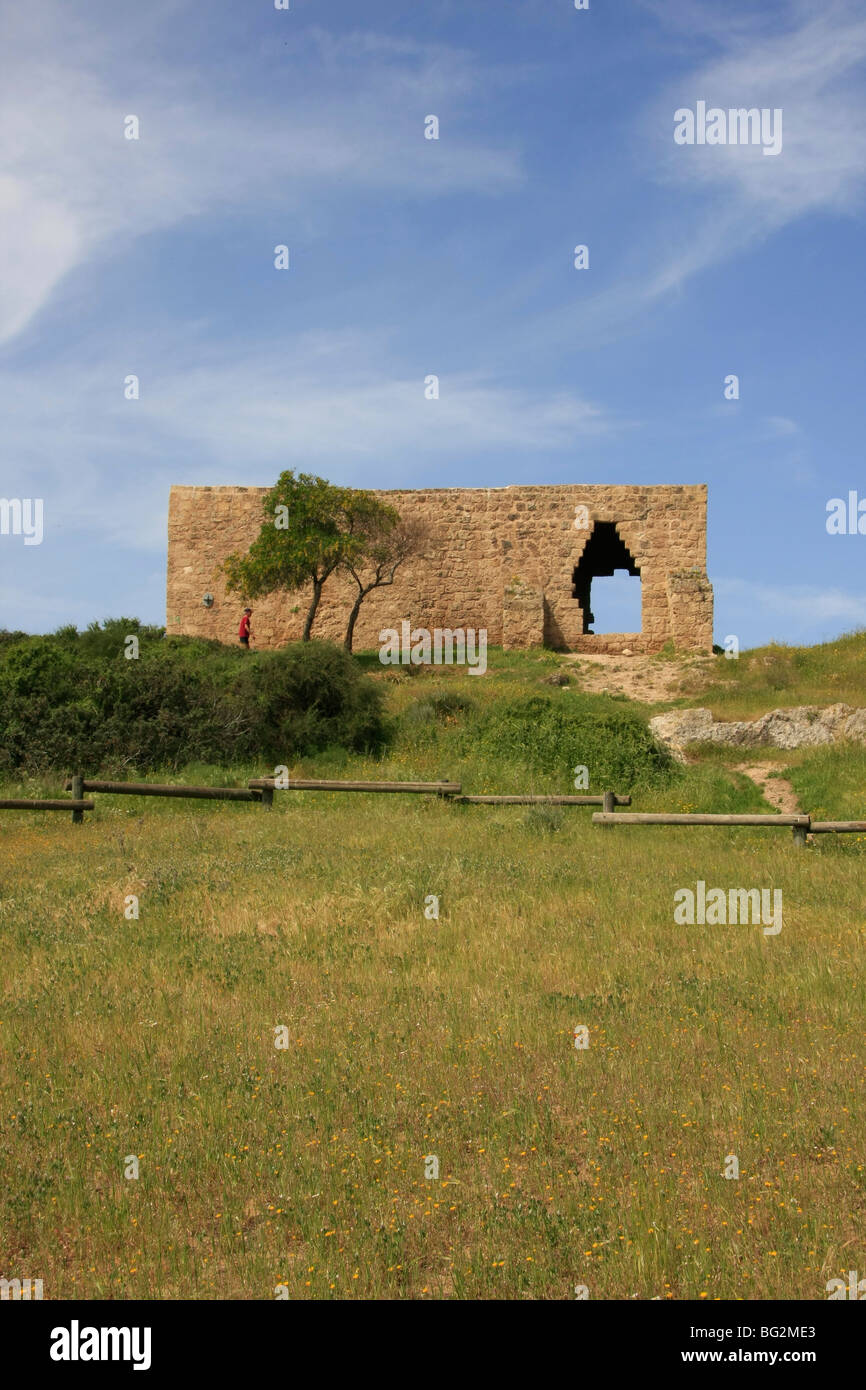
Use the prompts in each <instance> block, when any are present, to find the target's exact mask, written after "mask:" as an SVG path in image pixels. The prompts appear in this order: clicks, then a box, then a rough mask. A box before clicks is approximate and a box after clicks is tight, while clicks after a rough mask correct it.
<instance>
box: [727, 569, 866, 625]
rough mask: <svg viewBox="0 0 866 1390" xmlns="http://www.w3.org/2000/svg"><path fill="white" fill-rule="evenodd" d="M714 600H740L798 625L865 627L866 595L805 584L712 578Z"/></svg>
mask: <svg viewBox="0 0 866 1390" xmlns="http://www.w3.org/2000/svg"><path fill="white" fill-rule="evenodd" d="M713 587H714V589H715V593H716V597H717V599H728V600H729V601H734V602H736V601H738V600H740V601H742V602H743V603H747V604H748V612H749V614H750V615H751V613H752V610H753V609H757V610H759V611H760V612H762V613H766V614H770V615H779V616H781V617H786V618H793V619H796V620H799V621H800V623H810V622H812V623H817V622H824V621H827V622H830V621H832V622H842V623H853V624H857V625H861V624H862V625H866V594H852V593H848V592H847V591H846V590H844V589H838V588H834V587H832V586H830V587H827V588H818V587H816V586H811V585H808V584H788V585H786V586H785V587H784V588H782V587H781V586H776V585H772V584H752V583H749V582H747V581H746V580H744V579H724V578H722V579H720V578H714V580H713Z"/></svg>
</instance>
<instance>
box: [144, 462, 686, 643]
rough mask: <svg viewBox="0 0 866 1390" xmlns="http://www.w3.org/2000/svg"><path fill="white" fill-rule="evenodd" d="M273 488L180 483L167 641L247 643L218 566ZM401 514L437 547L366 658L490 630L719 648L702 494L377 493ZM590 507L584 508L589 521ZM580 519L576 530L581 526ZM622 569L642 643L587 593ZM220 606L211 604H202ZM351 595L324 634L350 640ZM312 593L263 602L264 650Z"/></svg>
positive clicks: (341, 586) (364, 635)
mask: <svg viewBox="0 0 866 1390" xmlns="http://www.w3.org/2000/svg"><path fill="white" fill-rule="evenodd" d="M266 491H267V489H266V488H242V487H173V488H172V489H171V497H170V501H169V517H168V601H167V615H166V618H167V628H168V631H169V632H178V633H185V634H188V635H195V636H201V637H216V638H219V639H220V640H221V641H224V642H233V641H236V640H237V628H238V622H239V620H240V615H241V611H242V608H243V604H242V602H241V601H240V599H239V598H238V596H237V595H234V594H229V595H227V594H226V591H225V585H224V583H223V580H222V578H221V576H220V574H219V573H218V565H219V564H220V562H221V561H222V560H223V559H224V558H225V556H226V555H228V554H229V553H230V552H231V551H233V550H237V551H240V552H244V551H246V549H247V548H248V546H249V545H250V543H251V542H252V541H253V540H255V538H256V536H257V535H258V533H259V528H260V526H261V523H262V507H261V499H262V497H263V496H264V494H265V492H266ZM379 495H380V496H381V497H383V498H384V499H385V500H386V501H388V502H389V503H391V504H392V505H393V506H395V507H396V508H397V509H398V511H399V512H400V513H401V514H402V515H403V516H417V517H420V518H423V519H424V520H425V521H426V522H427V524H428V525H429V527H430V532H431V537H432V540H431V543H430V545H429V546H428V547H427V551H426V556H425V558H415V559H413V560H412V561H410V562H407V563H406V564H405V566H403V567H402V568H401V569H400V570H398V572H397V578H396V581H395V583H394V584H393V585H391V586H389V587H387V588H381V589H375V590H373V592H372V593H371V594H370V595H369V596H368V598H367V599H366V600H365V602H364V604H363V606H362V608H361V614H360V617H359V619H358V625H357V627H356V630H355V646H356V649H358V650H363V649H365V648H372V647H376V646H378V645H379V633H380V631H381V630H382V629H383V628H387V627H392V628H393V627H396V628H399V626H400V623H401V621H402V620H403V619H408V620H409V621H410V622H411V624H412V626H413V627H423V628H428V629H433V628H437V627H439V628H452V629H453V628H468V627H471V628H476V629H478V628H486V629H487V635H488V641H489V642H490V643H491V644H492V645H499V644H503V645H505V646H506V647H535V646H541V645H542V644H544V645H547V646H550V647H554V648H558V649H560V650H567V651H578V652H580V651H584V652H592V651H595V652H610V653H616V652H622V651H623V650H624V649H627V648H628V649H630V650H632V651H634V652H656V651H659V650H660V649H661V648H662V647H663V646H664V645H665V643H666V642H668V641H672V642H673V643H674V645H675V646H676V647H677V648H679V649H683V650H689V651H709V650H710V649H711V647H712V629H713V597H712V588H711V587H710V584H709V582H708V580H707V575H706V530H707V489H706V487H705V486H704V485H701V486H695V487H679V486H664V487H606V486H587V487H582V486H578V485H573V486H572V485H566V486H555V487H523V486H517V487H502V488H431V489H423V490H421V489H419V490H418V491H414V492H413V491H402V490H400V491H389V492H382V493H380V494H379ZM583 509H585V514H584V511H583ZM576 522H577V523H578V524H577V525H576V524H575V523H576ZM612 567H615V568H617V569H621V568H628V569H630V572H632V573H639V574H640V579H641V591H642V614H643V616H642V630H641V632H640V633H599V634H595V633H593V632H591V631H587V630H586V629H587V628H588V627H589V626H590V625H591V619H590V617H589V615H588V610H589V608H591V602H592V600H591V592H590V585H591V580H592V578H593V577H598V576H600V575H602V574H605V573H607V574H610V573H611V572H612ZM206 594H210V595H212V596H213V603H212V605H211V606H206V605H205V604H204V603H203V601H202V600H203V598H204V596H205V595H206ZM353 597H354V585H353V583H352V582H351V581H346V580H344V579H342V578H339V577H337V576H333V577H332V578H331V579H329V580H328V582H327V584H326V585H325V589H324V593H323V596H322V603H321V606H320V608H319V612H318V615H317V617H316V623H315V627H314V629H313V633H314V636H317V637H327V638H330V639H332V640H341V639H342V637H343V633H344V631H345V626H346V619H347V616H348V612H349V609H350V607H351V604H352V599H353ZM308 602H309V598H308V593H307V592H306V591H304V592H302V593H298V594H293V595H283V594H280V595H271V596H269V597H268V598H265V599H258V600H256V601H255V602H253V603H252V605H251V606H252V607H253V610H254V611H253V636H254V642H253V646H254V647H275V646H280V645H282V644H283V643H285V642H288V641H291V640H293V639H296V638H298V637H300V635H301V630H302V626H303V619H304V614H305V611H306V608H307V606H308Z"/></svg>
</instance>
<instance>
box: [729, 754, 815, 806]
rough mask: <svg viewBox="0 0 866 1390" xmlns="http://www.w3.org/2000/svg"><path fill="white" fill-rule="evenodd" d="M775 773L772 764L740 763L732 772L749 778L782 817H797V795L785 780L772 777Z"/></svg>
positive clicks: (798, 804)
mask: <svg viewBox="0 0 866 1390" xmlns="http://www.w3.org/2000/svg"><path fill="white" fill-rule="evenodd" d="M775 771H776V768H775V766H774V764H773V763H740V764H738V766H737V767H735V768H734V772H742V773H744V774H745V776H746V777H749V778H751V780H752V781H753V782H754V784H755V786H756V787H757V788H758V790H759V791H760V792H761V795H762V796H764V797H765V798H766V800H767V801H769V803H770V805H771V806H773V807H775V809H776V810H777V811H780V812H781V814H782V815H783V816H799V815H800V803H799V801H798V800H797V793H796V792H795V791H794V788H793V787H792V786H791V783H790V782H789V781H788V780H787V778H785V777H773V776H772V773H773V772H775Z"/></svg>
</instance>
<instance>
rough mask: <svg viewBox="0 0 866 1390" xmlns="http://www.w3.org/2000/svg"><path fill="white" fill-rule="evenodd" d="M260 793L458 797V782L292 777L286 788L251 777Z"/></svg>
mask: <svg viewBox="0 0 866 1390" xmlns="http://www.w3.org/2000/svg"><path fill="white" fill-rule="evenodd" d="M247 785H248V786H250V787H255V788H260V789H261V790H262V791H278V792H279V791H289V792H430V793H433V794H435V795H437V796H455V795H459V794H460V791H461V786H460V783H459V782H318V781H316V782H307V781H299V780H297V779H296V778H294V777H290V778H289V779H288V783H287V785H286V786H283V785H282V783H277V781H276V779H275V778H273V777H253V778H251V779H250V781H249V782H248V783H247Z"/></svg>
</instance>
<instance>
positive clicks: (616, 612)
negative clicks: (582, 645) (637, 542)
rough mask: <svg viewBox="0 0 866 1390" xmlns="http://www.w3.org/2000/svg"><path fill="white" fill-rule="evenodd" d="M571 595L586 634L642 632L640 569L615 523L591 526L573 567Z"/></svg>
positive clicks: (599, 523) (599, 522) (608, 522)
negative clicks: (580, 610)
mask: <svg viewBox="0 0 866 1390" xmlns="http://www.w3.org/2000/svg"><path fill="white" fill-rule="evenodd" d="M633 580H636V581H637V582H636V583H634V582H632V581H633ZM571 595H572V598H576V599H578V600H579V602H580V605H581V609H582V611H583V631H584V632H585V633H590V634H592V633H595V634H596V635H597V634H599V633H602V632H640V631H641V627H642V618H641V585H640V570H639V568H638V566H637V565H636V564H635V561H634V556H633V555H632V553H631V551H630V550H629V548H628V546H627V545H626V544H625V541H624V540H623V539H622V537H621V536H620V534H619V532H618V531H617V529H616V524H615V523H614V522H612V521H597V522H596V523H595V525H594V526H593V528H592V534H591V536H590V538H589V540H588V541H587V543H586V545H585V547H584V551H583V554H582V555H581V557H580V560H579V562H578V563H577V564H576V565H575V567H574V572H573V574H572V584H571Z"/></svg>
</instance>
